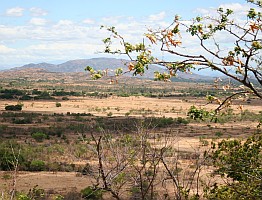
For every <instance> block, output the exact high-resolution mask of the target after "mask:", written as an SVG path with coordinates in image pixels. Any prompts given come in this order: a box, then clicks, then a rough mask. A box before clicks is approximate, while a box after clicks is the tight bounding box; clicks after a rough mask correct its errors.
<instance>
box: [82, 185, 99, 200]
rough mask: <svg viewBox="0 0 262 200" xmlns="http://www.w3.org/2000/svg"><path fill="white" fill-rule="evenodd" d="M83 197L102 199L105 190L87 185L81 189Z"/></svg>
mask: <svg viewBox="0 0 262 200" xmlns="http://www.w3.org/2000/svg"><path fill="white" fill-rule="evenodd" d="M81 194H82V198H84V199H93V200H95V199H101V198H102V195H103V190H102V189H100V188H94V187H91V186H89V187H87V188H85V189H83V190H81Z"/></svg>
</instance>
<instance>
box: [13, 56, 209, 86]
mask: <svg viewBox="0 0 262 200" xmlns="http://www.w3.org/2000/svg"><path fill="white" fill-rule="evenodd" d="M127 63H129V61H128V60H125V59H116V58H91V59H77V60H70V61H67V62H65V63H61V64H58V65H54V64H49V63H39V64H33V63H31V64H27V65H24V66H22V67H16V68H12V69H11V70H12V71H16V70H24V69H32V68H37V69H43V70H46V71H47V72H60V73H69V72H70V73H72V72H84V69H85V67H86V66H92V67H93V68H94V69H95V70H105V69H107V68H108V69H111V70H112V71H113V70H114V69H116V68H123V69H124V71H125V69H126V70H127V66H126V64H127ZM155 71H159V72H165V69H164V68H162V67H159V66H157V65H151V66H150V67H149V69H148V70H147V71H146V72H145V74H144V75H143V76H138V77H140V78H150V79H152V78H154V72H155ZM111 73H113V72H111ZM109 74H110V73H109ZM125 75H126V76H129V77H131V76H132V74H130V73H127V74H125ZM177 79H180V80H183V79H185V80H188V79H190V80H196V81H210V80H213V77H210V76H202V75H198V74H194V73H193V74H187V73H179V74H178V76H177V78H172V80H177Z"/></svg>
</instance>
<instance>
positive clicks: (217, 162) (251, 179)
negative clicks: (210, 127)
mask: <svg viewBox="0 0 262 200" xmlns="http://www.w3.org/2000/svg"><path fill="white" fill-rule="evenodd" d="M213 148H214V151H213V154H212V159H213V161H214V166H215V167H216V168H217V170H216V173H217V174H219V175H221V176H222V177H225V179H226V180H227V181H225V183H227V184H226V185H222V186H220V185H217V184H214V186H213V187H212V188H210V189H209V193H208V195H207V196H208V198H209V199H260V198H261V197H262V190H261V189H262V167H261V166H262V134H261V133H257V134H254V135H252V136H250V137H248V138H247V140H245V141H241V140H236V139H235V140H223V141H221V142H219V143H218V146H217V148H216V146H215V145H214V146H213Z"/></svg>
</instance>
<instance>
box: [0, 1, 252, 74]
mask: <svg viewBox="0 0 262 200" xmlns="http://www.w3.org/2000/svg"><path fill="white" fill-rule="evenodd" d="M220 6H224V7H229V8H232V9H236V10H237V11H243V10H246V9H247V8H248V7H249V5H248V4H247V3H246V1H244V0H220V1H218V0H212V1H210V0H198V1H195V0H191V1H190V0H183V1H181V0H132V1H123V0H1V5H0V70H1V69H7V68H11V67H18V66H22V65H25V64H28V63H41V62H48V63H53V64H58V63H62V62H65V61H68V60H73V59H86V58H94V57H105V56H109V55H105V54H103V53H99V52H102V51H103V47H104V45H103V43H102V39H104V38H105V37H107V36H108V33H107V32H106V31H105V30H101V29H100V26H101V25H106V26H115V27H116V28H117V30H118V31H119V32H120V33H121V34H123V35H125V36H126V38H127V39H129V41H131V42H136V40H137V39H138V38H139V39H140V40H141V38H143V34H144V33H145V32H146V30H147V28H149V27H153V28H158V27H165V26H168V25H169V24H170V23H171V22H172V20H173V19H174V16H175V15H176V14H178V15H180V16H181V17H182V19H184V20H189V19H192V18H193V17H195V16H198V15H203V14H206V13H212V12H214V11H215V9H216V8H218V7H220ZM115 57H116V56H115Z"/></svg>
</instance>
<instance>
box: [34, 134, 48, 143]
mask: <svg viewBox="0 0 262 200" xmlns="http://www.w3.org/2000/svg"><path fill="white" fill-rule="evenodd" d="M32 138H34V139H35V141H37V142H43V140H44V139H47V138H48V137H47V135H46V134H45V133H42V132H36V133H32Z"/></svg>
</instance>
